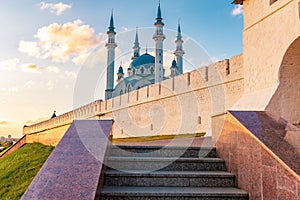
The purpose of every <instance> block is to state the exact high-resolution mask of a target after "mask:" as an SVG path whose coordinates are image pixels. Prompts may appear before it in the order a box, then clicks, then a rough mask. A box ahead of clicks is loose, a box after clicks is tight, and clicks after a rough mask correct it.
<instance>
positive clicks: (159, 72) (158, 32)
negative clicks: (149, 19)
mask: <svg viewBox="0 0 300 200" xmlns="http://www.w3.org/2000/svg"><path fill="white" fill-rule="evenodd" d="M164 25H165V24H164V23H163V22H162V17H161V9H160V1H159V4H158V10H157V17H156V22H155V23H154V26H155V33H154V35H153V39H154V41H155V83H158V82H160V81H162V80H163V79H164V69H163V63H164V62H163V56H164V54H163V42H164V40H165V39H166V36H165V35H164V33H163V28H164Z"/></svg>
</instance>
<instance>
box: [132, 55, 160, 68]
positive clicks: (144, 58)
mask: <svg viewBox="0 0 300 200" xmlns="http://www.w3.org/2000/svg"><path fill="white" fill-rule="evenodd" d="M154 63H155V57H154V56H151V55H150V54H148V53H145V54H143V55H141V56H139V57H137V58H135V59H134V60H133V61H132V62H131V64H130V68H133V67H134V68H138V67H139V66H141V65H145V64H154Z"/></svg>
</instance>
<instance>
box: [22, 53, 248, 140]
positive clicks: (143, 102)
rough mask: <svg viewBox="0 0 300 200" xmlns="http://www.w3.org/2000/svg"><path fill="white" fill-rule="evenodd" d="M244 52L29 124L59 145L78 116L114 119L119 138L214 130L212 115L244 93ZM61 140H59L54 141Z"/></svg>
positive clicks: (27, 130)
mask: <svg viewBox="0 0 300 200" xmlns="http://www.w3.org/2000/svg"><path fill="white" fill-rule="evenodd" d="M243 91H244V84H243V56H242V55H238V56H235V57H232V58H231V59H227V60H223V61H219V62H216V63H214V64H212V65H209V66H205V67H201V68H199V69H195V70H193V71H191V72H187V73H184V74H182V75H179V76H176V77H174V78H171V79H168V80H165V81H162V82H160V83H158V84H153V85H149V86H147V87H144V88H141V89H139V90H135V91H132V92H130V93H126V94H123V95H121V96H118V97H115V98H113V99H109V100H106V101H99V100H98V101H94V102H92V103H90V104H88V105H84V106H82V107H80V108H77V109H74V110H73V111H70V112H67V113H65V114H63V115H60V116H57V117H56V118H54V119H49V120H47V121H44V122H41V123H38V124H34V125H31V126H26V127H24V128H23V134H26V135H28V136H29V137H28V138H31V140H28V141H32V142H34V141H36V140H38V141H39V142H43V140H44V141H45V142H46V143H47V142H48V143H49V140H50V138H52V139H51V142H50V143H51V144H52V145H53V144H54V145H55V143H57V142H58V141H59V138H61V137H62V136H63V134H62V132H65V129H67V128H68V127H69V125H70V124H71V122H72V121H73V120H74V119H95V118H97V119H113V120H114V125H113V129H112V135H113V137H114V138H126V137H138V136H154V135H165V134H180V133H197V132H210V129H211V116H212V115H216V114H219V113H223V112H225V111H226V110H227V109H228V108H230V107H231V106H232V105H233V104H234V103H235V102H237V100H238V99H239V98H240V97H241V96H242V95H243ZM53 138H54V139H53ZM54 140H57V141H54Z"/></svg>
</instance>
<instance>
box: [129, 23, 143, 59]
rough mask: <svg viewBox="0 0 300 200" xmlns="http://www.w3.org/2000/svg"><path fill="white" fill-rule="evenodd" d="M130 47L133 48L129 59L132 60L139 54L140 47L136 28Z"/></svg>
mask: <svg viewBox="0 0 300 200" xmlns="http://www.w3.org/2000/svg"><path fill="white" fill-rule="evenodd" d="M132 49H133V56H132V58H131V59H132V60H134V59H135V58H137V57H139V56H140V49H141V47H140V43H139V36H138V29H137V28H136V32H135V40H134V46H133V47H132Z"/></svg>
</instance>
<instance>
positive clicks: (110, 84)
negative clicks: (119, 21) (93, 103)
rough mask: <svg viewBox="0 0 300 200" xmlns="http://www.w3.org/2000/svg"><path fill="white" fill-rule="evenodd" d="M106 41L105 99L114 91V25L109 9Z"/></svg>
mask: <svg viewBox="0 0 300 200" xmlns="http://www.w3.org/2000/svg"><path fill="white" fill-rule="evenodd" d="M107 35H108V41H107V43H106V45H105V46H106V48H107V72H106V73H107V79H106V90H105V99H110V98H112V93H113V91H114V68H115V48H116V47H117V44H116V43H115V35H116V32H115V27H114V17H113V11H111V17H110V23H109V27H108V31H107Z"/></svg>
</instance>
